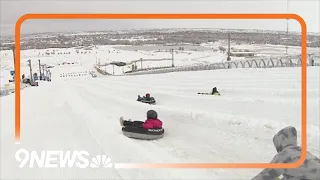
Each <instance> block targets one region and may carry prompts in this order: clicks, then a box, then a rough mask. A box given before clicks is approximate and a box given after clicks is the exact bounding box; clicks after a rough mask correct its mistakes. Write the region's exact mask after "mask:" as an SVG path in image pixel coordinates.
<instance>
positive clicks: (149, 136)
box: [122, 127, 164, 140]
mask: <svg viewBox="0 0 320 180" xmlns="http://www.w3.org/2000/svg"><path fill="white" fill-rule="evenodd" d="M122 133H123V134H124V135H125V136H127V137H129V138H134V139H142V140H154V139H160V138H162V137H163V135H164V129H163V128H162V129H143V128H136V127H122Z"/></svg>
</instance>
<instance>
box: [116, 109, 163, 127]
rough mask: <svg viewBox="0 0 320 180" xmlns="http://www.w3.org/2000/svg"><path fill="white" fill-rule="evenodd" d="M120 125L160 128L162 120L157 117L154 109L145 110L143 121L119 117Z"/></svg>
mask: <svg viewBox="0 0 320 180" xmlns="http://www.w3.org/2000/svg"><path fill="white" fill-rule="evenodd" d="M120 125H121V126H132V127H137V128H143V129H161V128H162V121H161V120H159V119H158V113H157V112H156V111H155V110H149V111H148V112H147V120H146V121H145V122H143V121H130V120H124V119H123V118H122V117H121V118H120Z"/></svg>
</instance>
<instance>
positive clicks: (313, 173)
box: [252, 126, 320, 180]
mask: <svg viewBox="0 0 320 180" xmlns="http://www.w3.org/2000/svg"><path fill="white" fill-rule="evenodd" d="M273 144H274V146H275V148H276V150H277V152H278V154H277V155H275V156H274V158H273V159H272V161H271V163H295V162H297V161H298V160H299V159H300V156H301V147H300V146H298V145H297V130H296V129H295V128H294V127H292V126H288V127H286V128H283V129H282V130H280V131H279V132H278V133H277V134H276V135H275V136H274V137H273ZM280 175H282V176H283V178H282V179H283V180H319V179H320V159H319V158H317V157H315V156H313V155H312V154H311V153H309V152H307V157H306V159H305V161H304V163H303V164H302V165H301V166H300V167H297V168H295V169H264V170H263V171H262V172H260V173H259V174H258V175H257V176H255V177H254V178H253V179H252V180H272V179H274V180H276V179H278V177H279V176H280Z"/></svg>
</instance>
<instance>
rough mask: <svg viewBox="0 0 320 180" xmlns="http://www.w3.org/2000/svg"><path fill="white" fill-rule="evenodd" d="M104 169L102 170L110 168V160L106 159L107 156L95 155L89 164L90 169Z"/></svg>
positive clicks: (111, 164)
mask: <svg viewBox="0 0 320 180" xmlns="http://www.w3.org/2000/svg"><path fill="white" fill-rule="evenodd" d="M101 166H102V167H104V168H112V167H113V163H112V162H111V159H110V158H109V157H107V155H105V154H103V155H97V156H96V157H94V158H92V162H91V164H90V167H92V168H99V167H101Z"/></svg>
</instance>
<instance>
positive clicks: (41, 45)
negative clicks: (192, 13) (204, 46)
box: [1, 31, 320, 50]
mask: <svg viewBox="0 0 320 180" xmlns="http://www.w3.org/2000/svg"><path fill="white" fill-rule="evenodd" d="M230 35H231V41H233V42H236V43H237V44H242V43H248V44H272V45H288V46H301V35H299V34H289V35H288V37H287V34H286V33H284V32H281V33H269V32H268V33H258V32H236V33H230ZM137 37H144V38H146V39H150V40H135V41H130V40H126V39H131V38H137ZM112 39H116V40H112ZM227 39H228V32H210V31H179V32H141V33H140V32H137V33H128V34H92V35H74V36H61V35H60V36H56V37H50V38H35V39H30V38H28V39H25V40H24V39H22V41H23V43H22V44H21V49H23V50H25V49H47V48H71V47H77V46H91V45H144V44H159V45H165V44H182V43H190V44H201V43H207V42H216V41H219V40H227ZM308 42H309V43H308V44H307V45H308V47H320V36H316V35H308ZM11 47H12V45H9V44H5V45H2V44H1V49H2V50H3V49H10V48H11Z"/></svg>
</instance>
